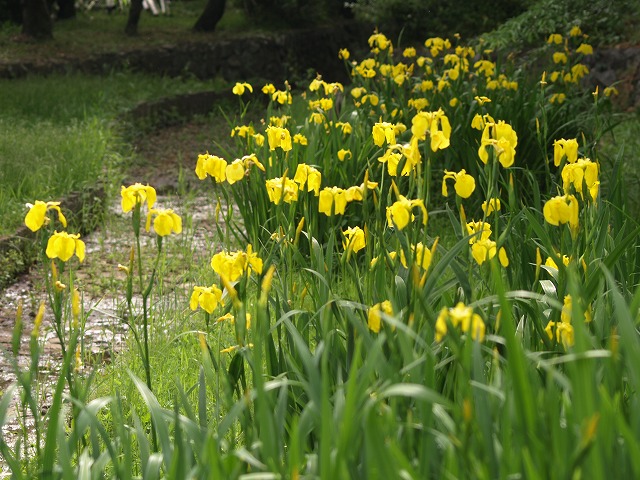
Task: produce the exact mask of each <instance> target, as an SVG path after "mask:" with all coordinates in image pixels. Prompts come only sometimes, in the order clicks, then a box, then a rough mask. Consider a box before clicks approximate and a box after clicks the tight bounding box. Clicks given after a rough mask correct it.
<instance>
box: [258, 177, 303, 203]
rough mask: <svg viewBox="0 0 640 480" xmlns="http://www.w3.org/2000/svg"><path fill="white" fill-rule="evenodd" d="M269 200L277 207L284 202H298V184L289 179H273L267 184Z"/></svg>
mask: <svg viewBox="0 0 640 480" xmlns="http://www.w3.org/2000/svg"><path fill="white" fill-rule="evenodd" d="M265 185H266V188H267V194H268V195H269V200H270V201H271V202H273V203H275V204H276V205H278V204H279V203H280V201H282V200H284V202H285V203H291V202H295V201H297V200H298V184H297V183H296V182H294V181H293V180H291V179H290V178H287V177H277V178H271V179H269V180H267V181H266V183H265Z"/></svg>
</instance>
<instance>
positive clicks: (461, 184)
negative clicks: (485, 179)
mask: <svg viewBox="0 0 640 480" xmlns="http://www.w3.org/2000/svg"><path fill="white" fill-rule="evenodd" d="M449 179H453V180H454V182H455V183H454V185H453V188H454V189H455V191H456V194H457V195H458V196H459V197H461V198H469V197H470V196H471V194H472V193H473V191H474V190H475V189H476V181H475V179H474V178H473V177H472V176H471V175H469V174H468V173H467V172H466V170H464V169H462V170H460V171H459V172H450V171H449V170H445V171H444V177H443V178H442V196H443V197H446V196H448V195H449V192H448V190H447V180H449Z"/></svg>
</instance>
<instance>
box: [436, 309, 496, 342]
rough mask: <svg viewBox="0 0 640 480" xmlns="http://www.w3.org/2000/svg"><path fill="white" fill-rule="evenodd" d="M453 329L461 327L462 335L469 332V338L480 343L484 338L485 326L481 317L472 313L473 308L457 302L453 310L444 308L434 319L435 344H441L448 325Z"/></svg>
mask: <svg viewBox="0 0 640 480" xmlns="http://www.w3.org/2000/svg"><path fill="white" fill-rule="evenodd" d="M449 323H450V324H451V326H452V327H453V328H458V327H461V330H462V332H463V333H467V332H471V338H473V339H474V340H478V341H480V342H482V341H483V340H484V336H485V329H486V327H485V324H484V321H483V320H482V317H481V316H480V315H478V314H477V313H473V308H472V307H468V306H466V305H465V304H464V303H462V302H459V303H458V304H457V305H456V306H455V307H453V308H447V307H444V308H443V309H442V310H440V314H439V315H438V318H437V319H436V325H435V330H436V335H435V340H436V342H441V341H442V339H443V338H444V336H445V335H446V334H447V331H448V324H449Z"/></svg>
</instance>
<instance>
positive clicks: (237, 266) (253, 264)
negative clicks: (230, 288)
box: [211, 244, 263, 282]
mask: <svg viewBox="0 0 640 480" xmlns="http://www.w3.org/2000/svg"><path fill="white" fill-rule="evenodd" d="M262 265H263V263H262V259H261V258H260V257H258V254H257V253H255V252H254V251H253V246H252V245H251V244H249V245H247V251H246V252H243V251H242V250H238V251H236V252H231V253H228V252H219V253H216V254H215V255H214V256H213V258H212V259H211V268H213V271H214V272H216V273H217V274H218V275H220V276H221V277H223V278H224V279H226V280H227V281H228V282H235V281H236V280H237V279H238V278H239V277H240V275H242V274H243V273H244V272H248V273H251V272H252V271H254V272H256V273H257V274H258V275H260V274H261V273H262Z"/></svg>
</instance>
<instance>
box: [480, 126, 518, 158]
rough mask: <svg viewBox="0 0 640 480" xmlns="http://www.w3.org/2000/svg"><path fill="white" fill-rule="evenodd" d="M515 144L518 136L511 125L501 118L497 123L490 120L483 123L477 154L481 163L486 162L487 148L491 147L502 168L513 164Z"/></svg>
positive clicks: (487, 156)
mask: <svg viewBox="0 0 640 480" xmlns="http://www.w3.org/2000/svg"><path fill="white" fill-rule="evenodd" d="M517 145H518V136H517V135H516V132H515V131H514V130H513V128H511V125H509V124H508V123H505V122H504V121H502V120H499V121H498V122H497V123H493V122H490V123H487V124H486V125H485V127H484V131H483V132H482V139H481V141H480V148H479V149H478V155H479V157H480V160H482V163H484V164H486V163H487V162H488V161H489V152H488V151H487V148H489V147H491V148H493V149H494V152H495V155H496V157H497V159H498V161H499V162H500V164H501V165H502V166H503V167H504V168H509V167H510V166H511V165H513V162H514V159H515V155H516V146H517Z"/></svg>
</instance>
